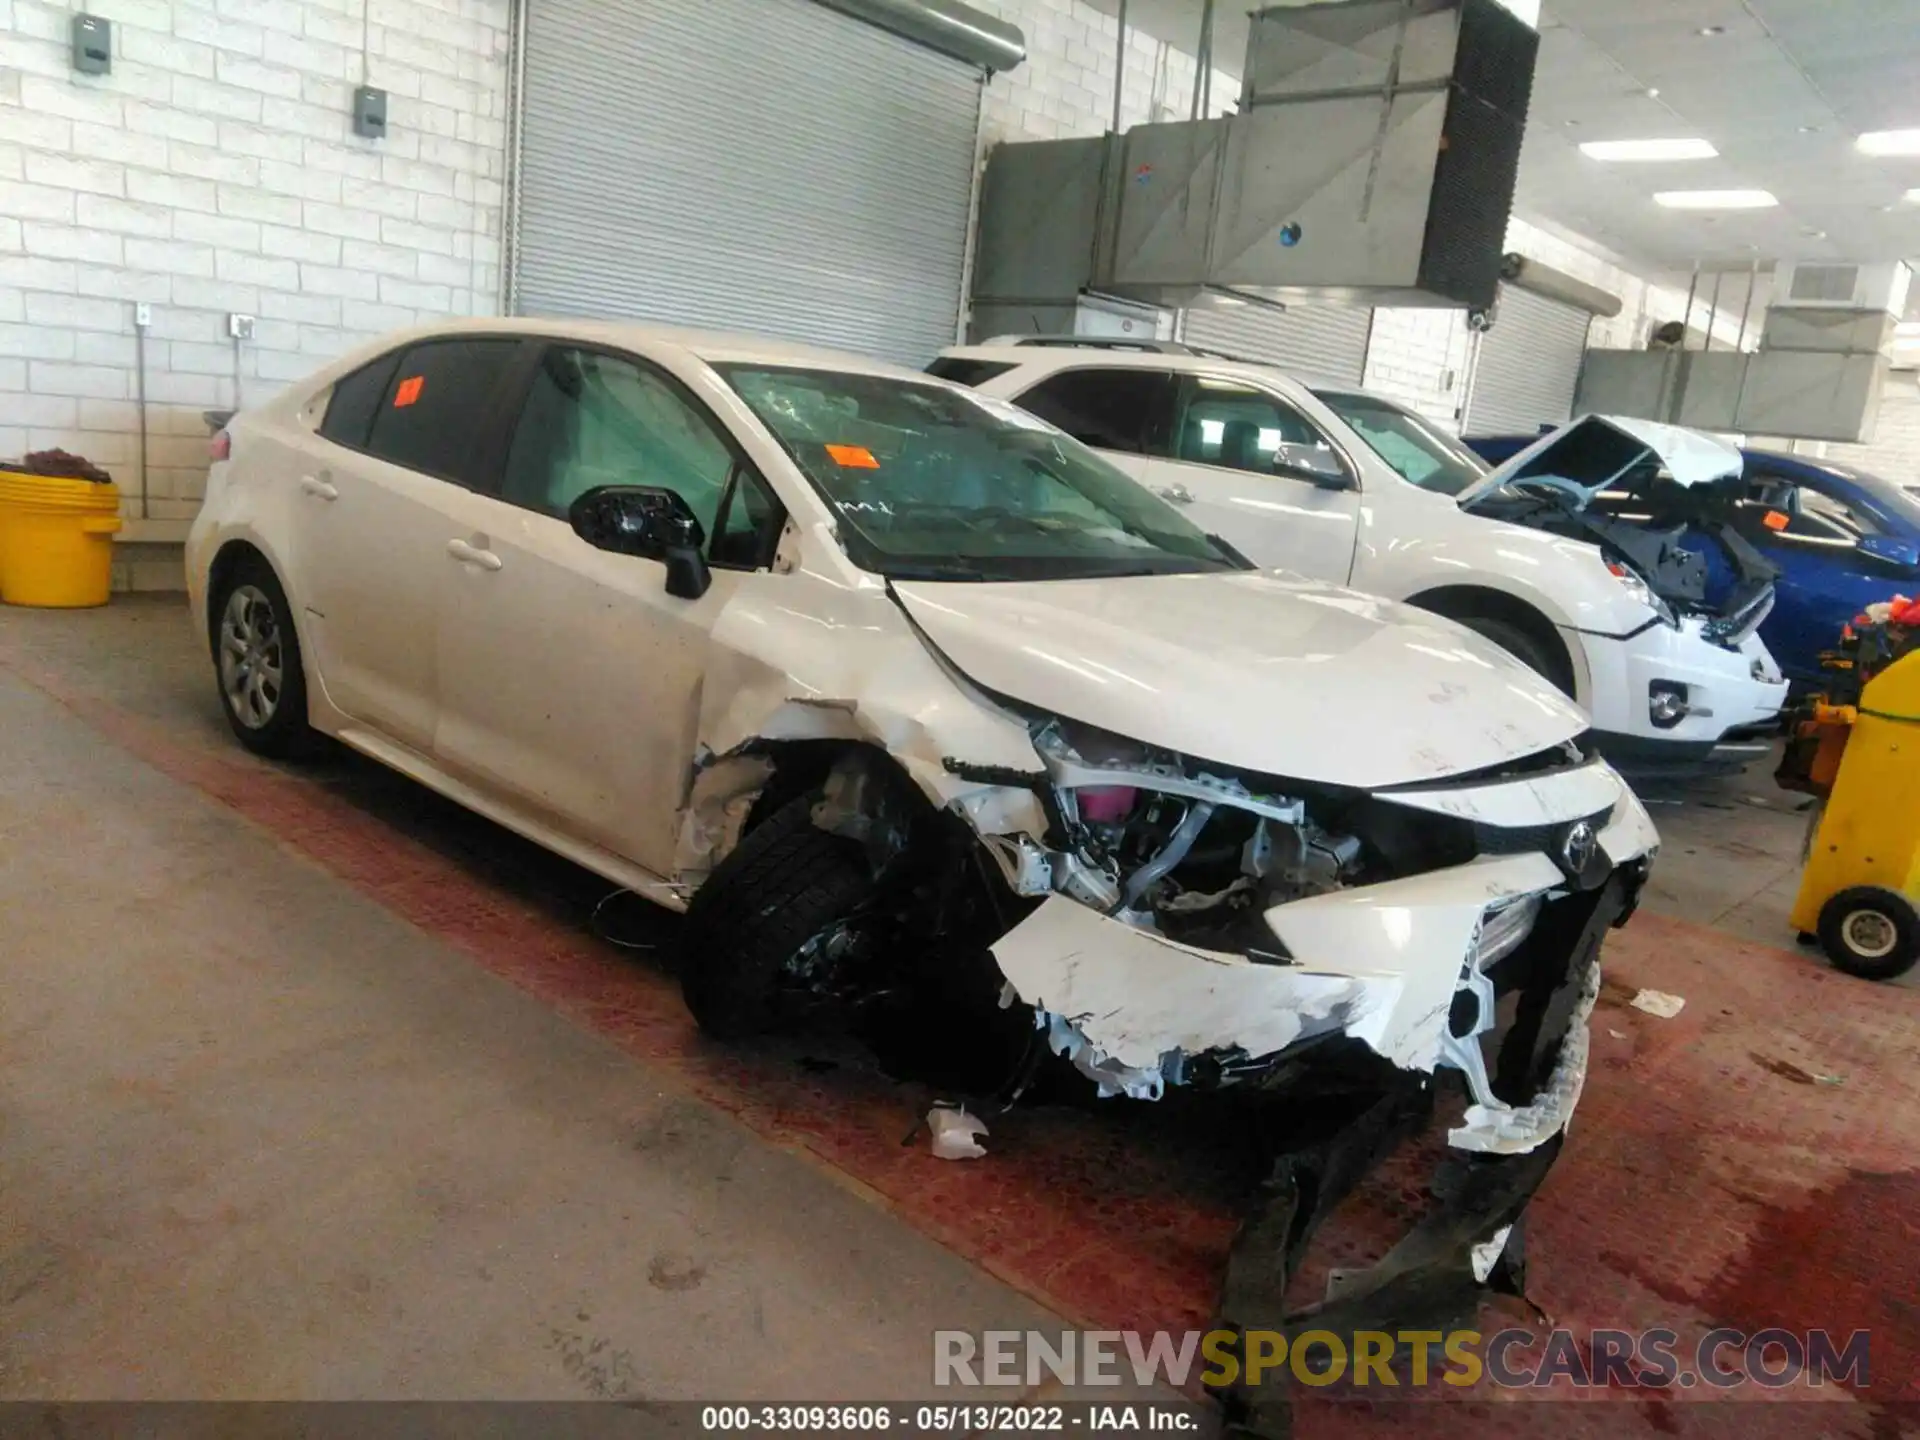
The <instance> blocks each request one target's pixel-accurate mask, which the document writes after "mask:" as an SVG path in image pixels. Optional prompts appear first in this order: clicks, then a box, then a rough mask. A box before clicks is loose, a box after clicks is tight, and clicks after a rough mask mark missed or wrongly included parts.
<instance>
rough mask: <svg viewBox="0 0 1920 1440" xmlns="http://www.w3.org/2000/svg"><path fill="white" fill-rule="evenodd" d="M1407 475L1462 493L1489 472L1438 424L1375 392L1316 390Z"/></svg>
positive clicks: (1441, 489) (1427, 485) (1405, 477)
mask: <svg viewBox="0 0 1920 1440" xmlns="http://www.w3.org/2000/svg"><path fill="white" fill-rule="evenodd" d="M1314 393H1315V394H1316V395H1318V396H1319V397H1320V398H1321V400H1323V401H1325V402H1326V405H1327V408H1328V409H1330V410H1332V411H1333V413H1334V414H1336V415H1338V416H1339V417H1340V418H1341V419H1342V420H1344V421H1346V422H1347V425H1348V427H1349V428H1350V429H1351V430H1352V431H1353V432H1354V433H1355V434H1356V435H1358V436H1359V437H1360V438H1361V439H1362V440H1364V441H1366V442H1367V444H1368V446H1369V447H1371V448H1372V450H1373V453H1374V454H1376V455H1378V456H1379V457H1380V458H1381V459H1382V460H1384V461H1386V462H1387V464H1389V465H1391V466H1392V467H1393V468H1394V469H1395V470H1396V471H1398V472H1399V475H1400V478H1401V479H1402V480H1406V481H1409V482H1410V483H1412V484H1415V485H1418V486H1419V487H1420V488H1421V489H1422V490H1432V491H1435V492H1436V493H1438V494H1441V495H1458V494H1459V493H1460V492H1461V491H1462V490H1465V489H1466V488H1467V487H1468V486H1469V485H1471V484H1473V483H1474V482H1475V481H1477V480H1478V479H1479V478H1480V477H1481V476H1482V475H1485V474H1486V473H1487V467H1486V465H1485V464H1484V463H1482V461H1481V459H1480V457H1479V456H1478V455H1475V454H1474V453H1473V452H1472V451H1471V450H1469V449H1467V447H1466V446H1464V445H1462V444H1461V443H1460V442H1459V441H1458V440H1456V439H1454V438H1453V437H1452V436H1451V435H1449V434H1447V432H1446V431H1444V430H1442V429H1441V428H1440V427H1439V426H1438V425H1435V424H1434V423H1433V422H1432V421H1430V420H1428V419H1426V418H1425V417H1424V416H1421V415H1416V414H1414V413H1413V412H1412V411H1410V410H1402V409H1401V408H1400V407H1399V406H1398V405H1393V404H1389V403H1388V402H1387V401H1385V400H1376V399H1374V398H1373V397H1372V396H1371V395H1351V394H1347V393H1345V392H1343V391H1337V390H1316V391H1315V392H1314Z"/></svg>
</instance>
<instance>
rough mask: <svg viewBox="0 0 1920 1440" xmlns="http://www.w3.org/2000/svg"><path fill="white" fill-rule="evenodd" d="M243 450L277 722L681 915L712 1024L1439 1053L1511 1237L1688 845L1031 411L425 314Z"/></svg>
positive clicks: (864, 372) (244, 553)
mask: <svg viewBox="0 0 1920 1440" xmlns="http://www.w3.org/2000/svg"><path fill="white" fill-rule="evenodd" d="M215 454H216V463H215V464H214V466H213V468H212V473H211V476H210V479H209V484H208V491H207V498H206V503H205V506H204V508H203V510H202V511H201V514H200V516H199V519H198V521H197V522H196V524H195V526H194V528H193V533H192V537H191V540H190V543H189V546H188V571H189V574H188V579H189V587H190V591H191V598H192V602H193V613H194V618H195V623H196V624H197V625H199V626H200V627H201V629H202V633H203V634H204V635H205V637H206V642H207V644H208V646H209V648H210V652H211V655H212V659H213V662H214V672H215V675H216V677H217V681H218V687H219V694H220V698H221V701H222V703H223V704H224V706H225V707H226V711H227V714H228V716H229V718H230V720H231V722H232V726H233V729H234V731H235V733H236V734H237V735H238V736H239V738H240V740H241V741H242V742H243V743H244V744H246V745H247V746H249V747H250V748H252V749H254V750H256V751H260V752H263V753H266V754H269V755H286V754H289V753H291V752H294V751H296V750H298V749H299V748H300V747H301V746H302V745H303V744H304V743H306V742H307V741H308V740H309V739H310V737H311V735H312V733H313V732H315V731H318V732H320V733H322V734H325V735H328V736H332V737H335V738H336V739H337V740H339V741H342V742H344V743H345V744H347V745H349V746H351V747H353V748H354V749H356V750H359V751H362V752H364V753H365V754H367V755H369V756H372V757H373V758H374V759H376V760H378V761H380V762H382V763H384V764H386V765H389V766H391V767H393V768H395V769H397V770H400V771H402V772H404V773H406V774H408V775H410V776H413V777H414V778H416V779H417V780H419V781H421V782H423V783H425V784H426V785H429V786H431V787H432V788H434V789H436V790H438V791H441V792H443V793H444V794H446V795H449V796H451V797H453V798H454V799H456V800H457V801H459V802H461V803H462V804H464V805H466V806H468V807H470V808H471V809H473V810H475V811H477V812H479V813H481V814H483V815H486V816H490V817H492V818H493V819H495V820H497V821H499V822H500V823H502V824H504V825H506V826H508V827H510V828H512V829H514V830H517V831H519V832H521V833H522V834H524V835H526V836H529V837H531V838H532V839H534V840H536V841H538V842H539V843H541V844H543V845H545V846H547V847H549V848H551V849H552V850H554V851H557V852H559V853H560V854H562V855H565V856H568V857H570V858H572V859H573V860H575V861H577V862H578V863H580V864H581V865H583V866H585V867H587V868H588V869H590V870H593V871H597V872H598V873H599V874H601V875H602V876H605V877H606V878H607V879H609V880H610V881H612V882H614V883H616V884H618V885H621V886H625V887H629V888H631V889H633V890H635V891H638V892H640V893H642V894H645V895H648V896H651V897H652V898H654V899H656V900H657V901H659V902H660V903H661V904H663V905H666V906H669V907H672V908H676V909H685V910H686V911H687V921H686V924H685V927H684V931H683V934H684V937H685V938H684V945H683V956H682V966H683V984H684V987H685V991H686V995H687V999H688V1001H689V1003H690V1006H691V1008H692V1010H693V1012H694V1014H695V1016H696V1017H697V1018H698V1019H699V1021H700V1023H701V1024H702V1025H703V1026H705V1027H706V1028H707V1029H709V1030H710V1031H713V1032H715V1033H718V1034H721V1035H736V1034H742V1033H745V1032H749V1031H752V1030H756V1029H760V1028H762V1027H765V1026H768V1025H772V1024H777V1023H781V1022H782V1021H783V1020H790V1019H791V1018H792V1016H794V1015H795V1014H799V1013H803V1012H807V1011H809V1010H810V1009H814V1008H818V1007H819V1006H820V1005H822V1004H826V1003H829V1002H831V1003H842V1002H844V1003H849V1004H860V1003H866V1002H870V1003H874V1004H887V1003H891V1002H892V1000H893V999H895V998H897V997H898V996H900V995H901V994H903V993H908V992H920V993H932V994H935V995H937V996H939V997H940V1004H939V1006H938V1007H937V1013H939V1014H940V1015H942V1016H943V1017H945V1023H948V1024H959V1023H963V1022H964V1023H967V1024H974V1023H976V1022H977V1023H978V1025H979V1026H980V1027H981V1032H980V1033H981V1034H982V1035H983V1036H984V1035H985V1034H986V1033H987V1032H988V1031H989V1030H992V1029H994V1027H1000V1030H1001V1031H1002V1032H1004V1031H1005V1030H1006V1029H1007V1028H1008V1027H1011V1028H1012V1029H1013V1030H1016V1031H1018V1032H1019V1033H1020V1034H1022V1035H1024V1036H1025V1037H1027V1038H1026V1041H1025V1042H1024V1044H1025V1046H1026V1048H1028V1049H1029V1050H1032V1051H1033V1052H1034V1053H1035V1054H1036V1055H1037V1056H1038V1057H1039V1058H1040V1059H1045V1057H1046V1056H1047V1054H1048V1052H1051V1054H1053V1055H1056V1056H1060V1057H1063V1058H1064V1060H1065V1061H1068V1062H1071V1064H1072V1065H1073V1066H1075V1067H1076V1068H1077V1069H1078V1070H1079V1071H1080V1072H1081V1073H1082V1074H1084V1075H1085V1076H1087V1077H1088V1078H1089V1079H1091V1080H1092V1081H1093V1082H1094V1083H1095V1084H1097V1085H1098V1086H1099V1087H1100V1088H1101V1089H1102V1091H1103V1092H1104V1093H1125V1094H1128V1095H1132V1096H1136V1097H1140V1098H1148V1099H1152V1098H1158V1097H1159V1096H1160V1095H1161V1094H1162V1093H1163V1091H1164V1089H1165V1088H1166V1087H1168V1086H1174V1085H1183V1084H1192V1085H1200V1086H1212V1085H1222V1084H1229V1083H1234V1084H1244V1085H1250V1086H1265V1087H1273V1088H1279V1087H1282V1086H1294V1087H1301V1086H1304V1087H1307V1089H1308V1090H1309V1091H1311V1090H1312V1087H1313V1086H1314V1085H1315V1084H1317V1083H1320V1082H1321V1081H1327V1082H1328V1084H1327V1090H1328V1093H1329V1094H1332V1095H1337V1096H1340V1097H1343V1098H1340V1099H1338V1100H1328V1101H1326V1102H1325V1103H1326V1104H1327V1105H1328V1106H1345V1105H1347V1104H1348V1103H1349V1101H1350V1099H1351V1097H1352V1095H1353V1094H1355V1093H1356V1087H1358V1089H1359V1090H1360V1091H1364V1092H1366V1093H1376V1094H1379V1095H1382V1096H1389V1097H1395V1100H1394V1103H1395V1105H1396V1106H1397V1107H1398V1109H1397V1110H1396V1112H1395V1113H1396V1114H1397V1113H1398V1111H1399V1109H1405V1108H1407V1104H1406V1102H1408V1101H1409V1100H1410V1099H1411V1101H1412V1102H1414V1104H1413V1108H1416V1109H1417V1108H1418V1105H1419V1104H1420V1103H1430V1102H1431V1101H1432V1098H1433V1096H1434V1094H1435V1091H1436V1087H1435V1083H1434V1081H1435V1074H1436V1069H1437V1068H1438V1069H1439V1070H1441V1071H1451V1072H1457V1074H1458V1076H1459V1077H1460V1080H1461V1091H1460V1093H1462V1094H1463V1096H1464V1101H1463V1107H1462V1109H1461V1110H1460V1112H1459V1113H1458V1114H1457V1116H1456V1117H1455V1118H1456V1119H1457V1120H1458V1123H1457V1125H1455V1126H1454V1127H1453V1128H1452V1130H1451V1131H1450V1134H1451V1138H1452V1145H1453V1149H1454V1151H1455V1152H1456V1153H1457V1154H1460V1155H1463V1156H1465V1155H1470V1156H1476V1157H1478V1158H1479V1159H1481V1160H1487V1157H1489V1156H1502V1157H1507V1158H1508V1159H1510V1160H1512V1161H1513V1163H1514V1164H1515V1165H1516V1166H1517V1167H1518V1169H1517V1170H1516V1171H1515V1172H1514V1178H1513V1180H1512V1184H1511V1185H1509V1186H1508V1187H1507V1189H1506V1190H1500V1191H1499V1196H1500V1197H1504V1198H1498V1197H1496V1198H1489V1192H1487V1191H1486V1190H1485V1189H1484V1188H1482V1189H1477V1190H1473V1189H1471V1187H1469V1189H1470V1190H1471V1196H1477V1197H1478V1198H1477V1199H1471V1198H1470V1200H1469V1201H1462V1202H1461V1203H1463V1204H1464V1203H1472V1204H1474V1205H1478V1206H1480V1207H1481V1209H1482V1210H1484V1212H1485V1213H1484V1214H1481V1213H1478V1212H1476V1213H1475V1215H1474V1216H1473V1217H1471V1223H1468V1224H1465V1225H1464V1226H1462V1227H1460V1228H1459V1236H1458V1237H1457V1238H1459V1239H1460V1242H1461V1247H1470V1246H1473V1245H1478V1246H1481V1247H1482V1251H1483V1253H1482V1254H1481V1256H1480V1257H1479V1259H1476V1260H1474V1261H1473V1263H1471V1264H1469V1263H1468V1262H1469V1256H1468V1248H1459V1253H1458V1254H1457V1255H1456V1254H1454V1253H1453V1249H1452V1248H1448V1249H1447V1256H1448V1257H1449V1258H1448V1261H1447V1263H1448V1264H1450V1265H1454V1266H1455V1268H1457V1269H1459V1270H1460V1271H1461V1273H1462V1274H1467V1273H1468V1272H1469V1271H1471V1272H1472V1273H1473V1274H1474V1276H1475V1278H1478V1279H1484V1278H1485V1276H1486V1274H1487V1267H1486V1264H1483V1263H1481V1261H1482V1260H1485V1253H1484V1247H1485V1245H1486V1244H1487V1243H1489V1242H1490V1239H1491V1238H1492V1237H1496V1236H1497V1237H1498V1238H1499V1239H1500V1241H1501V1242H1502V1243H1504V1240H1505V1236H1506V1230H1505V1229H1504V1228H1503V1227H1507V1226H1510V1225H1511V1222H1512V1220H1513V1217H1514V1214H1515V1213H1517V1208H1518V1207H1519V1206H1520V1205H1523V1204H1524V1202H1525V1195H1526V1194H1528V1193H1531V1189H1532V1186H1533V1185H1534V1184H1537V1183H1538V1179H1539V1176H1540V1175H1541V1174H1542V1173H1544V1170H1545V1167H1546V1165H1547V1164H1549V1163H1550V1162H1551V1159H1552V1156H1553V1154H1554V1153H1555V1152H1556V1151H1557V1148H1558V1145H1559V1139H1560V1133H1561V1130H1562V1128H1563V1126H1564V1124H1565V1122H1566V1119H1567V1115H1568V1112H1569V1111H1570V1109H1571V1107H1572V1105H1573V1103H1574V1101H1575V1100H1576V1098H1577V1096H1578V1093H1579V1089H1580V1083H1581V1080H1582V1077H1583V1075H1584V1070H1585V1060H1586V1015H1587V1011H1588V1009H1589V1008H1590V1007H1591V1005H1592V1003H1593V998H1594V995H1595V993H1596V991H1597V987H1598V974H1599V966H1598V952H1599V947H1600V941H1601V938H1602V936H1603V934H1604V932H1605V931H1606V929H1607V927H1608V926H1609V925H1612V924H1617V923H1620V922H1621V921H1623V920H1624V918H1625V916H1626V915H1627V914H1628V913H1630V911H1631V909H1632V906H1633V903H1634V900H1635V897H1636V895H1637V893H1638V890H1639V887H1640V885H1641V883H1642V881H1643V880H1644V877H1645V873H1646V869H1647V864H1648V861H1649V859H1650V856H1651V854H1652V852H1653V848H1654V845H1655V835H1654V831H1653V827H1652V825H1651V824H1650V823H1649V821H1648V818H1647V815H1646V813H1645V811H1644V810H1643V809H1642V808H1641V806H1640V805H1639V803H1638V802H1637V801H1636V800H1635V798H1634V797H1633V795H1632V794H1631V793H1630V791H1629V790H1628V789H1627V788H1626V786H1625V785H1624V784H1622V782H1621V781H1620V779H1619V777H1618V776H1617V775H1616V774H1615V773H1614V771H1613V770H1612V769H1610V768H1609V767H1608V765H1607V764H1606V763H1605V762H1604V761H1603V760H1600V759H1598V758H1596V757H1595V756H1594V755H1592V754H1591V753H1590V751H1588V750H1587V749H1586V748H1585V746H1584V742H1583V738H1582V737H1583V734H1584V732H1585V731H1586V728H1587V721H1586V718H1585V717H1584V716H1583V715H1582V714H1581V713H1580V712H1579V711H1578V710H1577V709H1576V708H1575V707H1574V706H1573V704H1572V703H1571V702H1570V701H1568V700H1567V699H1566V698H1565V697H1563V696H1562V695H1561V694H1560V693H1559V692H1558V691H1556V690H1555V689H1554V688H1553V687H1552V686H1550V685H1548V684H1547V683H1545V682H1544V681H1543V680H1541V679H1540V678H1539V677H1538V676H1536V675H1534V674H1533V673H1531V672H1530V671H1528V670H1526V669H1525V668H1524V667H1522V666H1521V665H1519V664H1518V663H1517V662H1515V661H1514V660H1513V659H1512V658H1511V657H1510V656H1508V655H1507V654H1505V653H1504V652H1502V651H1501V650H1500V649H1498V648H1497V647H1495V646H1494V645H1492V644H1490V643H1488V642H1487V641H1486V640H1484V639H1482V638H1481V637H1479V636H1477V635H1474V634H1472V633H1470V632H1469V631H1467V630H1465V629H1463V628H1461V627H1459V626H1457V625H1455V624H1453V623H1451V622H1449V621H1447V620H1443V619H1439V618H1436V617H1434V616H1432V615H1429V614H1426V613H1423V612H1420V611H1417V610H1413V609H1409V608H1406V607H1403V606H1399V605H1395V604H1391V603H1388V602H1385V601H1381V600H1377V599H1369V598H1366V597H1363V596H1360V595H1357V594H1354V593H1353V592H1351V591H1347V590H1343V589H1338V588H1335V587H1332V586H1328V585H1324V584H1317V583H1308V582H1299V581H1291V580H1286V579H1281V578H1276V577H1274V576H1272V575H1269V574H1264V573H1261V572H1258V571H1256V570H1253V569H1252V568H1250V566H1249V565H1248V563H1247V562H1246V561H1245V560H1243V559H1241V558H1240V557H1239V556H1238V555H1237V554H1236V553H1235V552H1234V551H1233V550H1232V549H1231V548H1230V547H1228V546H1226V545H1223V544H1221V543H1219V542H1218V541H1216V540H1214V539H1211V538H1210V537H1208V536H1207V535H1206V534H1204V533H1203V532H1202V531H1201V530H1200V529H1198V528H1196V527H1195V526H1194V525H1192V524H1191V523H1190V522H1189V521H1188V520H1187V519H1186V518H1185V517H1184V516H1183V515H1182V514H1181V513H1180V512H1179V511H1178V510H1177V509H1175V508H1174V507H1171V506H1169V505H1167V504H1166V503H1164V502H1163V501H1161V500H1159V499H1157V498H1156V497H1155V496H1153V495H1152V494H1151V493H1150V492H1148V491H1147V490H1146V489H1144V488H1142V487H1141V486H1139V485H1137V484H1136V483H1135V482H1133V481H1132V480H1130V479H1128V478H1127V477H1126V476H1124V475H1123V474H1121V473H1120V472H1119V471H1118V470H1116V469H1115V468H1114V467H1113V466H1111V465H1109V464H1107V463H1106V462H1105V461H1103V460H1101V459H1099V458H1098V457H1097V456H1095V455H1094V454H1093V453H1092V452H1091V451H1089V450H1087V449H1086V448H1084V447H1083V446H1081V445H1080V444H1078V443H1077V442H1075V441H1073V440H1071V439H1069V438H1068V437H1067V436H1065V435H1064V434H1062V433H1061V432H1059V431H1058V430H1055V429H1054V428H1053V427H1051V426H1050V425H1047V424H1045V423H1044V422H1042V421H1039V420H1036V419H1034V418H1033V417H1032V416H1030V415H1028V414H1026V413H1025V412H1024V411H1022V410H1019V409H1017V408H1015V407H1014V406H1012V405H1011V404H1008V403H1006V402H1004V401H996V400H992V399H987V398H984V397H981V396H979V395H977V394H975V393H974V392H971V391H968V390H966V389H963V388H961V387H958V386H955V385H951V384H947V383H945V382H942V381H939V380H930V379H928V378H926V377H924V376H921V375H916V374H914V373H912V372H910V371H905V370H899V369H895V368H893V367H890V366H886V365H881V364H877V363H871V362H866V361H862V360H858V359H854V358H850V357H846V356H842V355H836V354H830V353H826V352H821V351H816V350H809V349H802V348H799V347H794V346H787V345H781V344H777V343H773V342H767V341H756V340H747V339H739V338H730V337H720V336H710V335H701V334H694V333H687V332H677V331H667V330H660V329H653V328H646V327H640V326H632V325H598V324H590V323H584V322H538V321H508V320H497V321H476V322H469V323H465V324H461V325H455V326H448V327H443V328H440V329H435V330H428V331H421V332H417V333H412V334H406V335H398V336H394V337H390V338H388V339H386V340H384V341H382V342H380V343H379V344H377V345H374V346H372V347H370V348H368V349H366V350H363V351H361V352H360V353H358V354H356V355H353V356H350V357H348V358H347V359H344V360H342V361H340V362H338V363H337V364H334V365H331V366H329V367H328V368H327V369H326V370H324V371H322V372H321V373H320V374H318V375H316V376H315V377H313V378H312V379H311V380H308V381H306V382H304V383H302V384H298V385H295V386H293V387H292V388H290V389H289V390H287V391H286V392H284V393H283V394H282V395H281V396H279V397H278V398H277V399H275V400H273V401H271V402H269V403H268V404H266V405H264V406H262V407H260V408H259V409H257V410H254V411H249V412H247V413H244V414H242V415H240V416H238V417H237V418H235V419H234V420H233V421H232V422H231V424H230V425H229V427H228V428H227V430H226V431H225V432H224V433H223V434H222V435H221V436H220V437H218V438H217V439H216V443H215ZM1507 995H1517V996H1518V999H1517V1001H1516V1002H1515V1004H1514V1005H1506V1006H1503V1005H1501V1004H1500V1003H1499V1002H1500V1000H1501V997H1503V996H1507ZM921 1013H924V1012H921ZM1035 1063H1038V1061H1036V1062H1035ZM1422 1097H1425V1098H1424V1102H1423V1101H1422ZM1329 1113H1331V1112H1329ZM1368 1113H1372V1112H1368ZM1368 1133H1369V1134H1372V1132H1368ZM1377 1139H1378V1135H1377V1134H1373V1138H1372V1139H1371V1140H1369V1141H1368V1143H1369V1144H1372V1143H1374V1142H1375V1141H1377ZM1488 1163H1492V1162H1491V1161H1488ZM1515 1187H1517V1191H1516V1190H1515ZM1509 1191H1515V1193H1517V1195H1518V1198H1515V1194H1514V1193H1508V1192H1509ZM1450 1245H1451V1242H1450ZM1497 1249H1498V1246H1495V1250H1496V1251H1497ZM1487 1263H1490V1262H1487Z"/></svg>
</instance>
